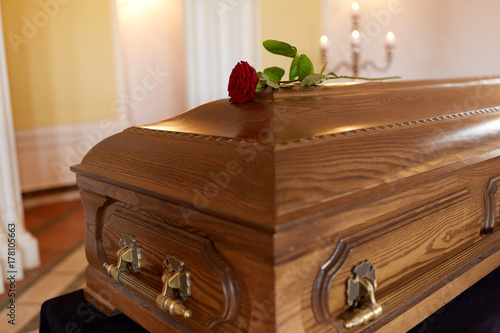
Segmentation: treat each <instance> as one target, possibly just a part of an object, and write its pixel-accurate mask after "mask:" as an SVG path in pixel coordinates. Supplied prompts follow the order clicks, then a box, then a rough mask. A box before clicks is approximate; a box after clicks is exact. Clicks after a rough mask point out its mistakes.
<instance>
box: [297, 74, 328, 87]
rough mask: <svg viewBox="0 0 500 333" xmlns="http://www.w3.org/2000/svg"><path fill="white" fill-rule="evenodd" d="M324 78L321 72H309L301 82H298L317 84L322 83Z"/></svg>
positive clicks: (303, 84)
mask: <svg viewBox="0 0 500 333" xmlns="http://www.w3.org/2000/svg"><path fill="white" fill-rule="evenodd" d="M325 78H326V76H325V75H323V74H310V75H308V76H306V77H305V78H304V79H303V80H302V82H300V85H301V86H319V85H320V84H321V83H323V80H324V79H325Z"/></svg>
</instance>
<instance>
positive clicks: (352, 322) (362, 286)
mask: <svg viewBox="0 0 500 333" xmlns="http://www.w3.org/2000/svg"><path fill="white" fill-rule="evenodd" d="M375 289H377V277H376V270H375V267H373V266H372V264H371V263H370V262H369V261H364V262H362V263H360V264H359V265H358V266H356V267H355V268H354V277H351V278H349V279H348V280H347V304H348V305H349V306H350V307H351V308H352V309H351V310H350V311H348V312H346V313H344V314H343V316H342V318H343V319H344V327H345V328H348V329H349V328H353V327H356V326H360V325H364V324H366V323H368V322H370V321H372V320H375V319H377V318H379V317H380V316H381V315H382V306H380V304H378V303H377V301H376V300H375Z"/></svg>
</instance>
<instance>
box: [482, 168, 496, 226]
mask: <svg viewBox="0 0 500 333" xmlns="http://www.w3.org/2000/svg"><path fill="white" fill-rule="evenodd" d="M499 186H500V176H498V177H495V178H492V179H490V181H489V183H488V186H487V187H486V191H485V192H484V209H485V214H484V223H483V228H482V230H481V233H482V234H489V233H492V232H493V228H494V227H495V219H496V218H497V217H498V203H497V202H500V198H497V190H498V187H499Z"/></svg>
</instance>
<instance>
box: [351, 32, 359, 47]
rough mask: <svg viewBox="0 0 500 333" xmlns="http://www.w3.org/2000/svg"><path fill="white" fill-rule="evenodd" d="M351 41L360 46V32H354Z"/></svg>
mask: <svg viewBox="0 0 500 333" xmlns="http://www.w3.org/2000/svg"><path fill="white" fill-rule="evenodd" d="M351 40H352V43H353V44H354V45H359V31H358V30H353V31H352V33H351Z"/></svg>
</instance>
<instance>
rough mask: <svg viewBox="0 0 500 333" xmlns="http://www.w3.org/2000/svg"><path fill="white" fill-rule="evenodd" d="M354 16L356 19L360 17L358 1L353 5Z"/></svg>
mask: <svg viewBox="0 0 500 333" xmlns="http://www.w3.org/2000/svg"><path fill="white" fill-rule="evenodd" d="M351 8H352V16H354V17H358V16H359V3H357V2H356V1H354V2H353V3H352V6H351Z"/></svg>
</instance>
